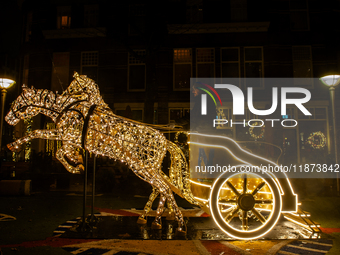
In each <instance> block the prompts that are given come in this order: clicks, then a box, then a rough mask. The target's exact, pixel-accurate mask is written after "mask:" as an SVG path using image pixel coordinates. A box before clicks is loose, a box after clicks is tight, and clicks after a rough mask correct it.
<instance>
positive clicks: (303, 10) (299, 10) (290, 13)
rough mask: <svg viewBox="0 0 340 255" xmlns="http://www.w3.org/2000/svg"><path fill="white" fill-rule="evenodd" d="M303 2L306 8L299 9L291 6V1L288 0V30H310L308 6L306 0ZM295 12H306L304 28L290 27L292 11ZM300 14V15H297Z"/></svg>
mask: <svg viewBox="0 0 340 255" xmlns="http://www.w3.org/2000/svg"><path fill="white" fill-rule="evenodd" d="M305 4H306V8H305V9H304V8H301V9H296V8H292V1H291V0H289V15H290V17H289V20H290V24H289V25H290V30H291V31H310V19H309V6H308V1H307V0H305ZM293 12H295V13H298V12H300V13H302V12H305V13H306V14H307V28H306V29H293V27H292V17H291V15H292V13H293ZM299 16H300V15H299Z"/></svg>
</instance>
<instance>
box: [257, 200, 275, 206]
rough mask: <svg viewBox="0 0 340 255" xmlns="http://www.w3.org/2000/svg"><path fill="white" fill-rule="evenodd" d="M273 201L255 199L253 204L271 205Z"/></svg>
mask: <svg viewBox="0 0 340 255" xmlns="http://www.w3.org/2000/svg"><path fill="white" fill-rule="evenodd" d="M272 203H273V200H272V199H256V200H255V204H267V205H268V204H272Z"/></svg>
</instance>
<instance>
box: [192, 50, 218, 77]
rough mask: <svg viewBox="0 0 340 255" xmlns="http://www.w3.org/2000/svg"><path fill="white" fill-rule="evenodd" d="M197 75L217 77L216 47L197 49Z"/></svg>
mask: <svg viewBox="0 0 340 255" xmlns="http://www.w3.org/2000/svg"><path fill="white" fill-rule="evenodd" d="M196 68H197V69H196V70H197V73H196V76H197V77H207V78H212V77H215V49H212V48H201V49H197V50H196Z"/></svg>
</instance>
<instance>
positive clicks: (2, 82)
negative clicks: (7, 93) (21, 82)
mask: <svg viewBox="0 0 340 255" xmlns="http://www.w3.org/2000/svg"><path fill="white" fill-rule="evenodd" d="M14 84H15V81H13V80H11V79H7V78H0V88H1V89H8V88H9V87H12V86H13V85H14Z"/></svg>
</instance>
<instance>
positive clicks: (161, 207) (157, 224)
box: [151, 193, 166, 229]
mask: <svg viewBox="0 0 340 255" xmlns="http://www.w3.org/2000/svg"><path fill="white" fill-rule="evenodd" d="M165 201H166V197H165V195H164V194H162V193H161V196H160V199H159V204H158V208H157V211H156V213H157V214H156V218H155V220H154V221H153V222H152V224H151V228H152V229H162V222H161V217H162V214H163V212H164V209H165V207H164V205H165Z"/></svg>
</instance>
